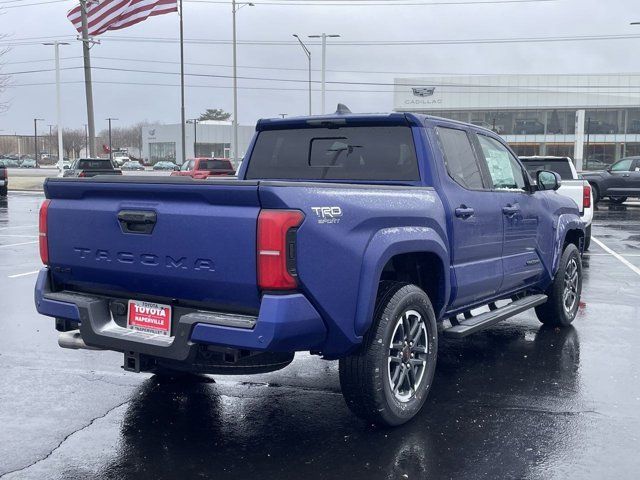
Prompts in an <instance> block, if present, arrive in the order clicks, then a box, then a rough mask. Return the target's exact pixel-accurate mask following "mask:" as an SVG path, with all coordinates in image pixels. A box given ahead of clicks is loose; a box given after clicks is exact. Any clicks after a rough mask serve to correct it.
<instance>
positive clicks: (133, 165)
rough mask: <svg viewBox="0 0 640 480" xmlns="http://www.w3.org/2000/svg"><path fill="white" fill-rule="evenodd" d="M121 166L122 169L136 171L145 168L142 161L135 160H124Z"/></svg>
mask: <svg viewBox="0 0 640 480" xmlns="http://www.w3.org/2000/svg"><path fill="white" fill-rule="evenodd" d="M121 168H122V170H127V171H136V172H140V171H143V170H144V167H143V166H142V165H140V162H136V161H135V160H129V161H128V162H124V164H123V165H122V167H121Z"/></svg>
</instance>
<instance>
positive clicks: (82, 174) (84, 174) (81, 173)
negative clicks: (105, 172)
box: [78, 172, 87, 177]
mask: <svg viewBox="0 0 640 480" xmlns="http://www.w3.org/2000/svg"><path fill="white" fill-rule="evenodd" d="M78 176H79V177H86V176H87V174H86V173H84V172H80V173H79V174H78Z"/></svg>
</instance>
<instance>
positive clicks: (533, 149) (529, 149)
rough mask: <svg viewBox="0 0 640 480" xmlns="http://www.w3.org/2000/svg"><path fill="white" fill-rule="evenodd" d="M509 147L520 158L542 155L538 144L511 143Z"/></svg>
mask: <svg viewBox="0 0 640 480" xmlns="http://www.w3.org/2000/svg"><path fill="white" fill-rule="evenodd" d="M509 146H510V147H511V148H512V149H513V151H514V152H515V153H516V155H518V156H519V157H533V156H535V155H540V145H539V144H537V143H511V144H509Z"/></svg>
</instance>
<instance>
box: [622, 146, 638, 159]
mask: <svg viewBox="0 0 640 480" xmlns="http://www.w3.org/2000/svg"><path fill="white" fill-rule="evenodd" d="M624 156H625V157H638V156H640V143H627V144H626V145H625V151H624Z"/></svg>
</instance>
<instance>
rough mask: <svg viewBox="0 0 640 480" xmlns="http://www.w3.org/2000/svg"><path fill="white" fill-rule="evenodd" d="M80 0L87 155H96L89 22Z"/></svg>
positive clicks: (85, 8)
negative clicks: (87, 138)
mask: <svg viewBox="0 0 640 480" xmlns="http://www.w3.org/2000/svg"><path fill="white" fill-rule="evenodd" d="M88 1H89V0H80V18H81V20H82V57H83V59H84V90H85V95H86V97H87V125H88V126H89V157H91V158H95V156H96V125H95V122H94V119H93V86H92V84H91V56H90V54H89V49H90V48H91V47H90V46H89V44H90V43H92V42H93V40H91V39H90V38H89V24H88V22H87V2H88Z"/></svg>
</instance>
